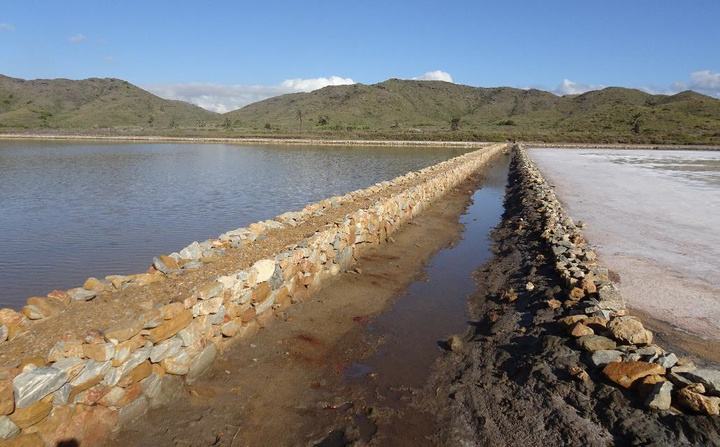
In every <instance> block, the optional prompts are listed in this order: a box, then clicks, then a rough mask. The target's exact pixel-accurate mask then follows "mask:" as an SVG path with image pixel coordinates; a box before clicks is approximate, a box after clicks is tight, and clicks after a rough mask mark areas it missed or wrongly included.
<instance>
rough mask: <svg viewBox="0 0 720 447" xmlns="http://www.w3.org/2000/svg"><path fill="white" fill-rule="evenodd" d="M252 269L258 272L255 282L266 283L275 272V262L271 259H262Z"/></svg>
mask: <svg viewBox="0 0 720 447" xmlns="http://www.w3.org/2000/svg"><path fill="white" fill-rule="evenodd" d="M253 268H254V269H255V270H257V272H258V275H257V282H259V283H260V282H263V281H267V280H268V279H270V278H271V277H272V275H273V273H274V272H275V261H273V260H272V259H263V260H261V261H257V262H256V263H255V264H253Z"/></svg>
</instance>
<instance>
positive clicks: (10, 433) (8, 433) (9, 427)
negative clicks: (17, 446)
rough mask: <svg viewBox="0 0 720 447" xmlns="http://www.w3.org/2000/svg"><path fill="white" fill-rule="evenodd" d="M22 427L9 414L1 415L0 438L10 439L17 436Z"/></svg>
mask: <svg viewBox="0 0 720 447" xmlns="http://www.w3.org/2000/svg"><path fill="white" fill-rule="evenodd" d="M19 433H20V427H18V426H17V425H15V423H14V422H13V421H12V420H11V419H10V418H9V417H7V416H0V439H8V438H12V437H15V436H17V435H18V434H19Z"/></svg>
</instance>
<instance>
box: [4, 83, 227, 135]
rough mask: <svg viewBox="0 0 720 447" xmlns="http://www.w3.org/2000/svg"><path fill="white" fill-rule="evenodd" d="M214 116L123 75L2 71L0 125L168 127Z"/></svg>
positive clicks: (60, 127)
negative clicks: (72, 76)
mask: <svg viewBox="0 0 720 447" xmlns="http://www.w3.org/2000/svg"><path fill="white" fill-rule="evenodd" d="M214 120H217V115H216V114H214V113H212V112H208V111H206V110H204V109H201V108H200V107H197V106H194V105H191V104H187V103H185V102H182V101H168V100H165V99H162V98H159V97H157V96H155V95H153V94H151V93H148V92H146V91H145V90H142V89H140V88H138V87H135V86H134V85H132V84H130V83H128V82H125V81H121V80H119V79H97V78H93V79H85V80H82V81H72V80H68V79H53V80H44V79H38V80H33V81H25V80H22V79H15V78H9V77H6V76H0V127H5V128H24V129H38V128H56V129H92V128H118V127H119V128H127V127H134V128H138V127H139V128H143V127H144V128H150V127H156V128H169V127H171V126H174V125H177V126H181V127H186V126H195V125H197V123H198V122H202V121H214Z"/></svg>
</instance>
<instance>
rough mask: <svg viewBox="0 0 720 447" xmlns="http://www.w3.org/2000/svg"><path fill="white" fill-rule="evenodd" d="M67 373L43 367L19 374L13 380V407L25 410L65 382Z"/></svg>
mask: <svg viewBox="0 0 720 447" xmlns="http://www.w3.org/2000/svg"><path fill="white" fill-rule="evenodd" d="M67 378H68V373H67V372H65V371H61V370H59V369H57V368H53V367H48V366H44V367H41V368H35V369H33V370H32V371H27V372H23V373H20V374H19V375H18V376H17V377H15V379H14V380H13V389H14V390H15V406H16V407H17V408H25V407H27V406H29V405H31V404H33V403H35V402H37V401H39V400H40V399H42V398H43V397H45V396H47V395H48V394H50V393H52V392H53V391H55V390H57V389H58V388H60V387H61V386H63V385H64V384H65V382H67Z"/></svg>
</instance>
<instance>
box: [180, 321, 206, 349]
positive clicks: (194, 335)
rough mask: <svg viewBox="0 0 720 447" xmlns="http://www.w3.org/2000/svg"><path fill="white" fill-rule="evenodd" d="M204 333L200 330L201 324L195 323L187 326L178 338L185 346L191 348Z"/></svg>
mask: <svg viewBox="0 0 720 447" xmlns="http://www.w3.org/2000/svg"><path fill="white" fill-rule="evenodd" d="M202 335H203V333H202V330H201V329H200V323H199V322H197V321H193V322H192V323H190V324H189V325H187V326H186V327H185V328H184V329H182V330H181V331H180V332H178V333H177V336H178V337H180V340H182V345H183V346H190V345H192V344H194V343H195V342H197V341H198V340H200V338H201V337H202Z"/></svg>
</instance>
